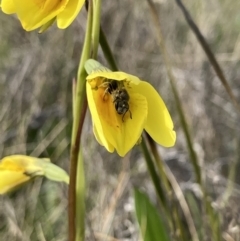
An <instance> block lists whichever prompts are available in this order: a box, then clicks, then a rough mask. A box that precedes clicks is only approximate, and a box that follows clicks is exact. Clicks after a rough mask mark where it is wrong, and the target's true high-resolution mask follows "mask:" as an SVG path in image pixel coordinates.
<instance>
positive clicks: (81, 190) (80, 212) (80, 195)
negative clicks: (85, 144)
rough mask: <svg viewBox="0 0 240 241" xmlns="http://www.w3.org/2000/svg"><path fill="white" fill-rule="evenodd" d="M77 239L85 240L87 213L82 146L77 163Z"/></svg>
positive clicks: (77, 240) (79, 240)
mask: <svg viewBox="0 0 240 241" xmlns="http://www.w3.org/2000/svg"><path fill="white" fill-rule="evenodd" d="M76 195H77V203H76V225H77V228H76V229H77V230H76V239H75V240H76V241H83V240H84V233H85V228H84V216H85V215H84V214H85V175H84V159H83V154H82V147H81V146H80V151H79V155H78V164H77V184H76Z"/></svg>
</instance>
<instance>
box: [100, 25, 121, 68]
mask: <svg viewBox="0 0 240 241" xmlns="http://www.w3.org/2000/svg"><path fill="white" fill-rule="evenodd" d="M99 42H100V45H101V47H102V50H103V54H104V57H105V58H106V60H107V62H108V64H109V65H110V67H111V69H112V71H118V67H117V64H116V61H115V59H114V57H113V54H112V51H111V48H110V47H109V44H108V41H107V39H106V36H105V34H104V32H103V30H102V28H101V27H100V39H99Z"/></svg>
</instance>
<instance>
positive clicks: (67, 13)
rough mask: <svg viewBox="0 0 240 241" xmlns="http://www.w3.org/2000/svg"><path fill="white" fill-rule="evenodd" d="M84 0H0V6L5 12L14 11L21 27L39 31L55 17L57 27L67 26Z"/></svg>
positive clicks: (11, 12)
mask: <svg viewBox="0 0 240 241" xmlns="http://www.w3.org/2000/svg"><path fill="white" fill-rule="evenodd" d="M83 3H84V0H21V1H19V0H2V2H1V8H2V11H3V12H4V13H6V14H13V13H16V14H17V16H18V18H19V20H20V22H21V24H22V26H23V28H24V29H25V30H27V31H31V30H34V29H37V28H40V27H42V28H41V29H40V32H42V31H44V30H45V29H47V27H49V26H50V25H51V24H52V23H53V22H54V20H55V19H56V21H57V25H58V27H59V28H62V29H64V28H66V27H68V26H69V25H70V24H71V23H72V22H73V20H74V19H75V18H76V16H77V14H78V13H79V11H80V10H81V8H82V6H83Z"/></svg>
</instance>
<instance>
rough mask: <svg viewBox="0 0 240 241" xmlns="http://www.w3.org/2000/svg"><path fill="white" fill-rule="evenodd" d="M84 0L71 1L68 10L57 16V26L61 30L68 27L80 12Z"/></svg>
mask: <svg viewBox="0 0 240 241" xmlns="http://www.w3.org/2000/svg"><path fill="white" fill-rule="evenodd" d="M83 4H84V0H69V2H68V4H67V6H66V8H65V9H64V10H63V11H62V12H61V13H60V14H58V16H57V25H58V27H59V28H62V29H64V28H66V27H68V26H69V25H70V24H71V23H72V22H73V20H74V19H75V18H76V17H77V15H78V13H79V12H80V10H81V8H82V6H83Z"/></svg>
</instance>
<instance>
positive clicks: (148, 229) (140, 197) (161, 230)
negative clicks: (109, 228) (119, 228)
mask: <svg viewBox="0 0 240 241" xmlns="http://www.w3.org/2000/svg"><path fill="white" fill-rule="evenodd" d="M134 198H135V211H136V216H137V220H138V223H139V227H140V229H141V233H142V237H143V240H144V241H170V238H169V236H168V230H167V229H166V227H165V225H164V222H163V220H162V219H161V217H160V215H159V213H158V210H157V209H156V208H155V207H154V206H153V205H152V203H151V202H150V201H149V199H148V197H147V196H146V194H144V193H142V192H140V191H139V190H137V189H136V190H135V192H134Z"/></svg>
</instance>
